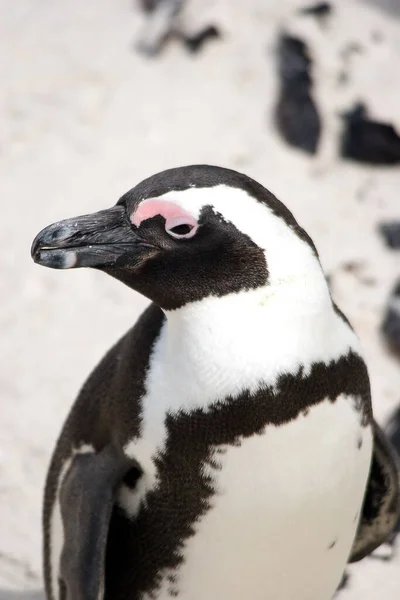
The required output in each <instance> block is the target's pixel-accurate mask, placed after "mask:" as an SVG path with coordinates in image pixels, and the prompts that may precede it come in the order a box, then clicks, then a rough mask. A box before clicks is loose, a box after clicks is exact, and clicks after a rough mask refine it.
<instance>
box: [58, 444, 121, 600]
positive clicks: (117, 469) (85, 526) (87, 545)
mask: <svg viewBox="0 0 400 600" xmlns="http://www.w3.org/2000/svg"><path fill="white" fill-rule="evenodd" d="M130 467H132V463H131V461H129V460H128V458H127V457H125V456H123V455H122V453H120V452H118V451H117V449H116V448H115V447H112V446H111V445H108V446H105V447H104V448H103V449H102V450H101V451H100V452H98V453H95V452H94V453H86V454H76V455H75V456H74V458H73V460H72V464H71V467H70V468H69V470H68V472H67V474H66V475H65V478H64V481H63V483H62V486H61V489H60V508H61V518H62V522H63V528H64V544H63V548H62V553H61V559H60V579H61V584H60V585H61V586H62V587H64V590H65V592H66V595H65V594H64V595H63V598H65V599H66V600H101V599H102V598H103V595H104V562H105V552H106V544H107V535H108V528H109V523H110V518H111V511H112V506H113V501H114V497H115V493H116V491H117V489H118V485H119V484H120V482H121V479H122V478H123V476H124V475H125V473H126V472H127V471H128V470H129V468H130Z"/></svg>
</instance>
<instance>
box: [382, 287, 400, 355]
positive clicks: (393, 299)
mask: <svg viewBox="0 0 400 600" xmlns="http://www.w3.org/2000/svg"><path fill="white" fill-rule="evenodd" d="M381 329H382V333H383V335H384V337H385V340H386V342H387V344H388V346H389V348H390V349H391V350H392V351H393V352H395V353H398V354H399V356H400V280H399V281H398V282H397V284H396V285H395V287H394V289H393V291H392V293H391V296H390V298H389V302H388V306H387V309H386V314H385V316H384V319H383V322H382V326H381Z"/></svg>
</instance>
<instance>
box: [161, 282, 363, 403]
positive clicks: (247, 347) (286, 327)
mask: <svg viewBox="0 0 400 600" xmlns="http://www.w3.org/2000/svg"><path fill="white" fill-rule="evenodd" d="M166 316H167V319H166V321H165V323H164V327H163V330H162V333H161V336H160V339H159V343H158V345H157V347H156V350H155V353H154V360H155V362H157V363H158V364H162V365H163V366H162V368H163V369H164V371H163V372H164V377H165V381H166V380H167V378H168V377H171V376H172V375H171V371H172V372H173V373H174V374H175V377H176V378H178V379H179V382H180V383H179V385H180V386H183V387H184V386H187V384H188V382H190V394H191V398H192V401H193V402H194V403H196V402H199V403H201V402H203V401H205V400H204V398H208V400H207V401H210V402H211V401H212V398H215V397H219V398H223V397H227V396H231V397H234V396H236V395H237V394H238V393H240V391H241V390H244V389H248V390H256V389H259V387H260V385H264V384H268V385H274V383H275V382H276V381H277V378H278V377H279V375H280V374H282V373H297V372H298V370H299V369H300V368H304V369H309V368H311V365H312V364H314V363H316V362H319V361H321V360H324V361H325V362H330V361H331V360H335V359H337V358H338V357H340V356H341V355H342V354H343V352H346V351H347V350H348V348H349V347H351V346H352V345H354V343H355V342H354V333H353V332H352V330H351V329H350V328H349V327H348V326H347V325H346V323H345V322H344V321H343V320H341V319H340V317H339V316H338V315H337V314H336V312H335V310H334V307H333V304H332V301H331V298H330V294H329V290H328V287H327V285H326V282H325V280H324V277H323V275H322V276H321V280H320V282H319V284H318V285H315V284H314V285H311V283H310V282H306V281H301V280H298V281H294V280H293V281H291V282H289V281H288V280H287V281H286V282H285V283H282V282H281V284H280V285H279V289H276V288H274V287H273V286H265V288H258V289H256V290H251V291H244V292H241V293H238V294H230V295H227V296H224V297H221V298H217V297H209V298H204V299H203V300H201V301H199V302H194V303H191V304H187V305H186V306H184V307H182V308H180V309H177V310H174V311H170V312H167V313H166ZM263 382H264V383H263Z"/></svg>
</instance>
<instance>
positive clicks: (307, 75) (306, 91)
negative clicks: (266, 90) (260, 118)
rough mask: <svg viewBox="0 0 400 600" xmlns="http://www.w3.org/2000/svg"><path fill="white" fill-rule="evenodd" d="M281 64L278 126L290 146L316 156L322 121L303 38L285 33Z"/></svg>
mask: <svg viewBox="0 0 400 600" xmlns="http://www.w3.org/2000/svg"><path fill="white" fill-rule="evenodd" d="M277 61H278V77H279V92H278V101H277V103H276V107H275V124H276V127H277V129H278V131H279V133H280V134H281V136H282V137H283V139H284V140H285V141H286V142H287V143H288V144H290V145H291V146H295V147H296V148H300V149H301V150H304V151H305V152H308V153H309V154H315V153H316V151H317V146H318V141H319V137H320V134H321V119H320V116H319V113H318V109H317V106H316V104H315V102H314V100H313V97H312V86H313V82H312V77H311V66H312V61H311V59H310V57H309V53H308V48H307V45H306V44H305V43H304V42H303V41H302V40H301V39H300V38H297V37H294V36H291V35H287V34H285V33H282V34H281V35H280V36H279V40H278V45H277Z"/></svg>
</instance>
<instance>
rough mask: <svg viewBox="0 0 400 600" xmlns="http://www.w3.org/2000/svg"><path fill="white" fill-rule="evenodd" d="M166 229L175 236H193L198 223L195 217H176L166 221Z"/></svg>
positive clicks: (177, 237) (178, 237)
mask: <svg viewBox="0 0 400 600" xmlns="http://www.w3.org/2000/svg"><path fill="white" fill-rule="evenodd" d="M165 231H166V232H167V233H168V235H170V236H171V237H173V238H176V239H181V238H186V239H187V238H191V237H193V236H194V235H195V234H196V231H197V223H196V222H195V220H194V219H193V221H192V220H191V219H187V218H185V217H178V218H175V219H167V221H166V223H165Z"/></svg>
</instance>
